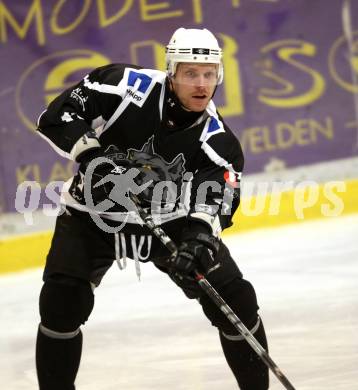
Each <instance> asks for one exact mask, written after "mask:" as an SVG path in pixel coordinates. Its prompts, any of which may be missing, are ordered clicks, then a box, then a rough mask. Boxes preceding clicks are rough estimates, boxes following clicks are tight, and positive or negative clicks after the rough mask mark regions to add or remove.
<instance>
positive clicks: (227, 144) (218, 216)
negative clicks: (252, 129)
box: [173, 132, 244, 274]
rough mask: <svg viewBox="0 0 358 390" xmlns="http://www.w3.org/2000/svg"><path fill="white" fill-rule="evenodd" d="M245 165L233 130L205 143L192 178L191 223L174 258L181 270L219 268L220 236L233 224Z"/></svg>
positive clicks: (206, 271)
mask: <svg viewBox="0 0 358 390" xmlns="http://www.w3.org/2000/svg"><path fill="white" fill-rule="evenodd" d="M243 165H244V158H243V154H242V150H241V147H240V144H239V142H238V140H237V139H236V137H235V136H234V135H233V134H232V133H231V132H221V133H218V134H215V135H214V136H211V137H210V138H209V139H207V140H206V141H204V142H203V145H202V154H201V163H200V166H199V167H198V170H197V172H196V173H195V174H194V177H193V181H192V188H191V205H190V211H189V214H188V216H187V218H188V226H187V228H186V229H185V230H184V231H183V233H182V237H181V244H180V245H179V249H178V254H177V256H176V257H175V259H173V265H174V268H175V269H176V270H177V271H178V272H180V273H183V274H191V273H192V272H193V271H194V270H195V269H197V270H199V271H201V272H204V273H210V272H212V271H213V270H215V269H217V268H218V267H220V256H217V254H218V251H219V239H218V235H219V233H220V232H221V230H223V229H225V228H226V227H228V226H230V225H231V224H232V222H231V218H232V216H233V214H234V213H235V210H236V209H237V207H238V206H239V203H240V178H241V171H242V169H243Z"/></svg>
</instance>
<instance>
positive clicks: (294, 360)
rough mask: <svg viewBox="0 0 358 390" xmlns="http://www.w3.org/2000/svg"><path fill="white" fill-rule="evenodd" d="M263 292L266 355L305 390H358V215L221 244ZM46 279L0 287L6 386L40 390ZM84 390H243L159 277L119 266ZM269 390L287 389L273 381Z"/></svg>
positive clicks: (105, 299) (99, 317) (84, 366)
mask: <svg viewBox="0 0 358 390" xmlns="http://www.w3.org/2000/svg"><path fill="white" fill-rule="evenodd" d="M225 241H226V243H227V244H228V246H229V247H230V249H231V251H232V254H233V256H234V258H235V259H237V262H238V264H239V266H240V268H241V270H242V271H243V272H244V274H245V277H246V278H247V279H249V280H250V281H251V282H252V283H253V284H254V286H255V288H256V291H257V295H258V299H259V303H260V306H261V316H262V318H263V319H264V322H265V326H266V331H267V334H268V338H269V343H270V355H271V357H272V358H273V360H274V361H275V362H276V363H277V364H278V366H279V367H280V368H281V370H282V371H283V372H284V373H285V375H286V376H287V377H288V378H289V379H290V380H291V381H292V382H293V384H294V385H295V387H296V389H297V390H356V389H358V215H352V216H347V217H340V218H336V219H325V220H319V221H311V222H305V223H301V224H296V225H291V226H287V227H281V228H275V229H262V230H257V231H253V232H249V233H242V234H239V235H236V236H229V237H225ZM41 284H42V283H41V271H40V270H35V271H31V272H23V273H19V274H15V275H9V276H2V277H0V308H1V314H0V316H1V317H0V318H1V322H0V378H1V379H0V382H1V388H2V389H6V390H24V389H26V390H31V389H36V388H37V384H36V383H37V382H36V376H35V366H34V346H35V336H36V330H37V324H38V322H39V315H38V310H37V297H38V294H39V291H40V288H41ZM83 332H84V351H83V358H82V362H81V368H80V372H79V375H78V379H77V388H78V389H79V390H112V389H113V390H114V389H116V390H118V389H123V390H154V389H172V390H204V389H205V390H218V389H220V390H230V389H235V388H237V387H236V385H235V381H234V378H233V376H232V374H231V372H230V371H229V369H228V368H227V366H226V363H225V361H224V358H223V355H222V353H221V350H220V346H219V341H218V336H217V331H216V329H215V328H213V327H211V326H210V325H209V323H208V321H207V320H206V318H205V317H204V315H203V314H202V312H201V308H200V306H199V305H198V303H197V302H196V301H190V300H187V299H186V298H185V296H184V295H183V294H182V293H181V291H180V290H179V289H177V288H176V287H175V286H174V285H173V284H172V282H170V280H168V279H167V277H166V276H165V275H164V274H161V273H160V272H159V271H157V270H156V269H155V268H154V267H153V266H152V265H150V264H146V265H143V266H142V281H141V282H138V281H137V279H136V275H135V271H134V264H133V262H131V263H130V264H129V266H128V268H127V270H126V271H122V272H121V271H119V269H118V268H117V267H116V266H114V267H112V269H111V270H110V271H109V273H108V274H107V276H106V278H105V279H104V281H103V283H102V285H101V286H100V287H99V288H98V289H97V291H96V305H95V309H94V311H93V313H92V315H91V318H90V320H89V321H88V323H87V325H86V326H85V327H84V328H83ZM270 388H271V389H274V390H275V389H277V390H279V389H283V387H282V385H281V384H280V383H279V382H278V381H277V379H276V378H275V377H274V376H273V375H271V387H270Z"/></svg>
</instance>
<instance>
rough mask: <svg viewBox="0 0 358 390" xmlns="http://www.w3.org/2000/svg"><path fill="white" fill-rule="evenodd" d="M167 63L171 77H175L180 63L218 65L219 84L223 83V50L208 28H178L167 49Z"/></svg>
mask: <svg viewBox="0 0 358 390" xmlns="http://www.w3.org/2000/svg"><path fill="white" fill-rule="evenodd" d="M165 61H166V66H167V73H168V75H169V76H174V75H175V72H176V67H177V65H178V64H179V63H180V62H193V63H196V62H197V63H207V64H218V65H219V69H218V81H217V84H221V83H222V81H223V77H224V68H223V64H222V50H221V48H220V46H219V43H218V41H217V39H216V38H215V36H214V34H212V33H211V32H210V31H209V30H207V29H206V28H203V29H186V28H183V27H180V28H178V29H177V30H176V31H175V32H174V34H173V35H172V37H171V39H170V41H169V44H168V46H167V47H166V52H165Z"/></svg>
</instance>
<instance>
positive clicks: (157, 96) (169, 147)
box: [38, 64, 244, 232]
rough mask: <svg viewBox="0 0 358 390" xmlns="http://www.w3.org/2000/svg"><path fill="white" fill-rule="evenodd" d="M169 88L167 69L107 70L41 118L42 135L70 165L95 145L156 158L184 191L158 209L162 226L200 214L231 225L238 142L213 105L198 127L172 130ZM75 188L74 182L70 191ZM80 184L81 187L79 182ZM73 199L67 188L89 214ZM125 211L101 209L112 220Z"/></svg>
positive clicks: (68, 92) (238, 170)
mask: <svg viewBox="0 0 358 390" xmlns="http://www.w3.org/2000/svg"><path fill="white" fill-rule="evenodd" d="M167 89H168V86H167V83H166V74H165V73H164V72H161V71H157V70H152V69H142V68H139V67H137V66H134V65H125V64H111V65H107V66H104V67H101V68H98V69H96V70H94V71H93V72H91V73H90V74H89V75H87V76H86V77H85V78H84V79H83V80H82V81H81V82H80V83H78V84H77V85H76V86H74V87H73V88H69V89H68V90H66V91H64V92H63V93H62V94H61V95H60V96H58V97H57V98H56V99H55V100H54V101H53V102H52V103H51V104H50V105H49V107H48V109H47V110H46V111H45V112H43V113H42V114H41V116H40V118H39V120H38V132H39V134H40V135H41V136H42V137H43V138H45V139H46V140H47V141H48V142H49V143H50V144H51V145H52V146H53V147H54V149H55V150H56V151H57V152H58V153H59V154H60V155H61V156H63V157H67V158H69V159H72V160H77V159H78V157H79V156H80V155H81V154H82V153H84V152H85V151H87V150H88V149H90V148H96V147H99V146H101V147H102V148H104V149H105V148H107V147H109V146H110V145H114V146H116V147H117V148H118V149H119V150H121V151H124V152H125V153H127V154H129V153H131V154H132V155H133V154H134V155H136V156H137V157H138V158H142V159H143V158H148V159H155V160H156V161H157V162H158V163H160V164H161V166H162V167H163V170H165V171H166V173H167V176H166V177H170V178H171V180H172V181H173V182H174V184H175V185H177V186H178V197H177V201H176V204H175V206H173V205H169V206H170V207H162V208H161V210H160V214H161V216H162V219H161V222H165V221H167V220H172V219H175V218H183V217H189V218H196V217H198V218H200V219H204V220H206V222H208V223H210V224H211V226H212V227H213V231H216V232H219V231H220V230H222V229H224V228H226V227H228V226H230V225H231V217H232V215H233V213H234V212H235V210H236V208H237V207H238V205H239V194H240V190H239V182H240V178H241V172H242V169H243V164H244V158H243V153H242V150H241V147H240V144H239V141H238V140H237V138H236V137H235V135H234V134H233V133H232V132H231V130H230V129H229V128H228V127H227V126H226V125H225V123H224V121H223V119H222V118H221V117H220V115H219V114H218V112H217V110H216V107H215V105H214V103H213V101H212V100H211V101H210V102H209V104H208V106H207V108H206V110H205V111H204V112H203V113H200V115H199V116H198V117H197V118H196V119H195V121H194V122H192V123H190V124H186V125H185V126H174V127H173V126H171V123H170V121H169V122H168V121H167V120H166V107H167V104H168V102H167V100H166V96H167V95H166V93H167ZM160 164H159V165H160ZM78 175H79V174H78ZM78 175H77V176H78ZM71 183H73V178H71V180H70V181H69V182H68V183H67V184H68V185H67V187H66V188H68V187H69V186H70V185H71ZM76 183H78V186H79V187H80V184H81V181H80V180H78V177H77V181H76ZM79 190H81V188H79ZM75 198H76V196H75ZM75 198H74V197H73V196H70V194H69V193H68V192H66V190H65V191H64V196H63V199H64V202H65V203H66V204H69V205H71V206H72V207H76V208H78V209H82V210H86V209H87V206H86V204H84V202H83V201H81V199H78V198H77V199H75ZM125 214H128V213H126V212H123V213H111V212H108V213H106V212H102V215H103V216H104V217H107V218H112V219H121V218H124V215H125ZM136 220H137V218H135V217H133V218H132V219H131V220H130V221H131V222H133V223H135V221H136Z"/></svg>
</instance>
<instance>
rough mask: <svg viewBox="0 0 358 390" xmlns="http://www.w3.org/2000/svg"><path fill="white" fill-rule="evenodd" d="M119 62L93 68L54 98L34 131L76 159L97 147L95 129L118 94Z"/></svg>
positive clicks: (116, 102)
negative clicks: (80, 79) (76, 82)
mask: <svg viewBox="0 0 358 390" xmlns="http://www.w3.org/2000/svg"><path fill="white" fill-rule="evenodd" d="M123 70H124V67H123V66H121V65H115V64H112V65H107V66H104V67H101V68H97V69H95V70H94V71H93V72H91V73H90V74H89V75H87V76H86V77H85V78H84V79H83V80H82V81H81V82H79V83H78V84H77V85H75V86H73V87H71V88H69V89H67V90H66V91H64V92H63V93H61V94H60V95H59V96H58V97H57V98H55V99H54V100H53V101H52V103H50V105H49V106H48V108H47V110H46V111H44V112H43V113H42V114H41V115H40V117H39V119H38V129H37V130H38V132H39V134H40V135H41V136H42V137H43V138H45V139H46V141H48V142H49V143H50V144H51V145H52V146H53V147H54V149H55V150H56V151H57V152H58V153H59V154H60V155H62V156H63V157H66V158H69V159H71V160H76V161H79V159H80V157H81V155H83V154H84V153H86V152H88V151H90V150H93V149H97V148H100V143H99V140H98V137H97V134H96V132H95V129H96V128H99V127H100V126H103V125H105V124H106V122H107V121H108V119H109V118H110V117H111V115H112V114H113V112H114V110H115V109H116V107H117V106H118V105H119V104H120V102H121V100H122V97H121V94H120V90H119V87H118V84H119V82H120V79H121V75H122V74H123Z"/></svg>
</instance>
